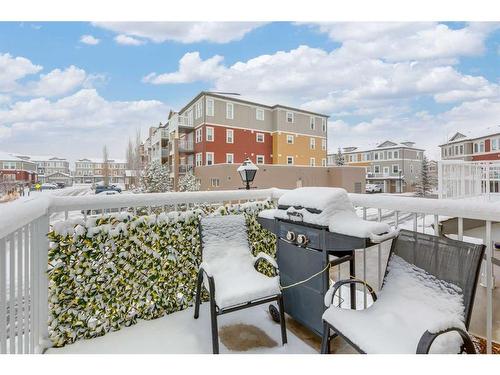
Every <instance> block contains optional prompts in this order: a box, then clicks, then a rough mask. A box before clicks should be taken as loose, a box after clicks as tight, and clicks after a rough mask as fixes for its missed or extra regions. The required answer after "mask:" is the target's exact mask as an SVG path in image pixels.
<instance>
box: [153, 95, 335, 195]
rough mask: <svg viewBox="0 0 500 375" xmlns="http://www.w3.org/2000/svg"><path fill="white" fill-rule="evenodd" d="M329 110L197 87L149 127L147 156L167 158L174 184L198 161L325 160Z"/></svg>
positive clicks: (301, 162)
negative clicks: (264, 101) (162, 119)
mask: <svg viewBox="0 0 500 375" xmlns="http://www.w3.org/2000/svg"><path fill="white" fill-rule="evenodd" d="M327 120H328V116H327V115H324V114H320V113H315V112H310V111H305V110H302V109H298V108H292V107H287V106H283V105H279V104H276V105H273V106H269V105H266V104H261V103H257V102H253V101H249V100H244V99H241V98H239V97H233V96H228V95H222V94H218V93H212V92H205V91H204V92H201V93H199V94H198V95H197V96H196V97H195V98H193V99H192V100H191V101H190V102H189V103H188V104H186V105H185V106H184V107H183V108H182V109H181V110H179V111H178V112H170V114H169V116H168V121H167V123H166V124H165V125H160V126H158V127H157V128H153V129H150V134H149V137H148V139H147V140H146V142H145V148H146V149H148V150H149V151H147V152H146V154H148V161H153V160H158V161H160V162H161V163H162V164H168V166H169V169H170V171H171V178H172V179H173V182H174V187H177V183H178V179H179V178H180V176H182V175H183V174H185V173H187V172H188V171H193V172H194V171H195V170H196V168H197V167H202V166H211V165H216V164H240V163H242V162H243V161H244V160H245V159H246V158H250V159H251V160H252V161H253V162H254V163H255V164H257V165H260V164H262V165H264V164H277V165H290V166H311V167H316V166H323V167H326V166H327Z"/></svg>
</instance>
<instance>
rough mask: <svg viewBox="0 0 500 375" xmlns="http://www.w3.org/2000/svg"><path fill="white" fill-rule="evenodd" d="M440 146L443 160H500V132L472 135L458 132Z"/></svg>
mask: <svg viewBox="0 0 500 375" xmlns="http://www.w3.org/2000/svg"><path fill="white" fill-rule="evenodd" d="M439 147H440V148H441V159H442V160H464V161H495V160H500V133H498V132H497V133H492V134H487V135H481V136H477V137H470V136H466V135H464V134H462V133H460V132H457V133H455V134H454V135H453V136H452V137H451V138H450V139H449V140H448V142H446V143H444V144H441V145H439Z"/></svg>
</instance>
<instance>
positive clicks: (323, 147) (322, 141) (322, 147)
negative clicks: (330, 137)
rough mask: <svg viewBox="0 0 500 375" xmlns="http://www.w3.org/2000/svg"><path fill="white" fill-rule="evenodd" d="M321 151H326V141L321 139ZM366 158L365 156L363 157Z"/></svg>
mask: <svg viewBox="0 0 500 375" xmlns="http://www.w3.org/2000/svg"><path fill="white" fill-rule="evenodd" d="M321 149H322V150H323V151H326V139H322V140H321ZM365 156H366V155H365Z"/></svg>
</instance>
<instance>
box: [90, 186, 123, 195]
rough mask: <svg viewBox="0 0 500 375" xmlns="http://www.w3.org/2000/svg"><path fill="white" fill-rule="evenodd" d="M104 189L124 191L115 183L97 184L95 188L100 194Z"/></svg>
mask: <svg viewBox="0 0 500 375" xmlns="http://www.w3.org/2000/svg"><path fill="white" fill-rule="evenodd" d="M103 191H117V192H118V193H121V192H122V189H120V188H119V187H118V186H115V185H109V186H106V185H97V186H96V188H95V193H96V194H99V193H102V192H103Z"/></svg>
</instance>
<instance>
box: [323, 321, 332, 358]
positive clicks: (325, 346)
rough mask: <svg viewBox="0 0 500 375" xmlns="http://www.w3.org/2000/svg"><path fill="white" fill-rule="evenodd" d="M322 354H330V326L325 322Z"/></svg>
mask: <svg viewBox="0 0 500 375" xmlns="http://www.w3.org/2000/svg"><path fill="white" fill-rule="evenodd" d="M321 354H330V326H329V325H328V323H327V322H325V321H323V336H322V338H321Z"/></svg>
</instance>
